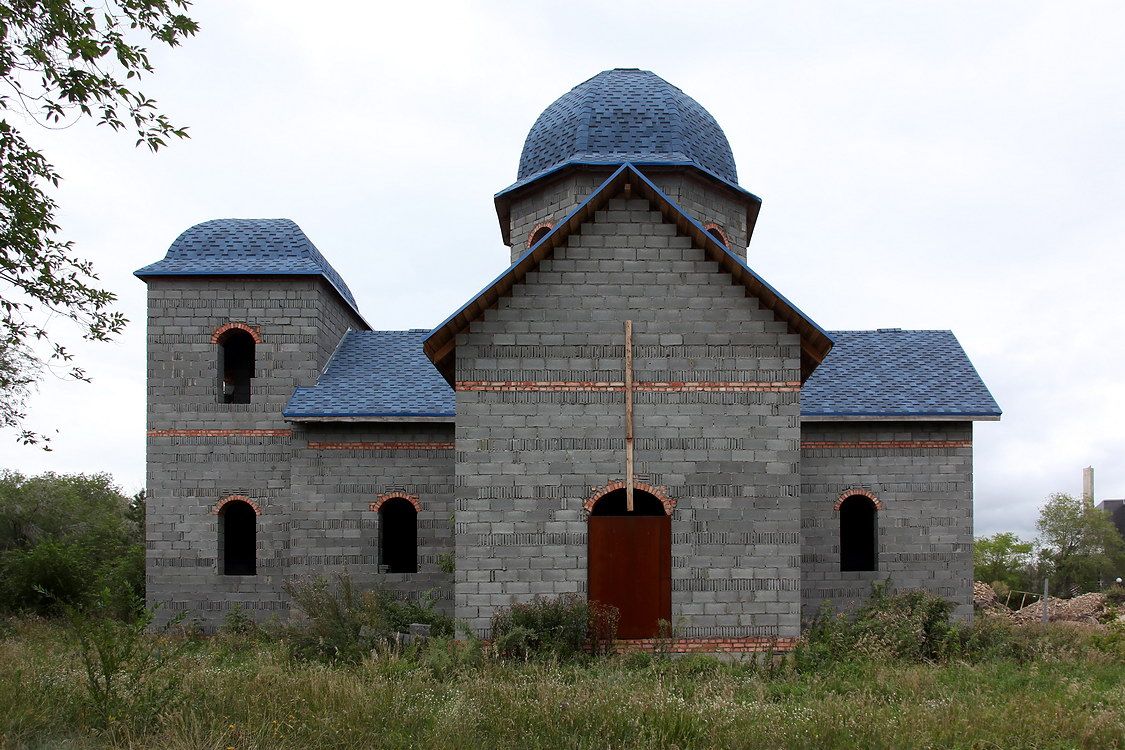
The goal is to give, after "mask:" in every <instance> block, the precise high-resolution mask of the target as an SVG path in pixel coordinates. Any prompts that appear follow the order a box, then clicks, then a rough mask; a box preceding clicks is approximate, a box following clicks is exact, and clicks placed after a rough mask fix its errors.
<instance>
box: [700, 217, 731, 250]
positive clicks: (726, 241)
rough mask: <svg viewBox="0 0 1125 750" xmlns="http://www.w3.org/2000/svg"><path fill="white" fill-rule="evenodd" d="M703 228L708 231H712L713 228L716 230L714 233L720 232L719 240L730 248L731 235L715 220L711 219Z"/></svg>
mask: <svg viewBox="0 0 1125 750" xmlns="http://www.w3.org/2000/svg"><path fill="white" fill-rule="evenodd" d="M703 228H704V229H706V230H707V232H708V233H711V232H712V230H714V233H716V234H718V235H719V237H720V238H721V239H720V240H719V241H720V242H722V243H723V244H724V245H726V247H727V248H728V249H729V248H730V237H728V236H727V233H726V232H725V231H723V228H722V227H721V226H719V225H718V224H716V223H715V222H713V221H709V222H707V223H706V224H704V225H703Z"/></svg>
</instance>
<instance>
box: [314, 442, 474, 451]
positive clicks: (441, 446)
mask: <svg viewBox="0 0 1125 750" xmlns="http://www.w3.org/2000/svg"><path fill="white" fill-rule="evenodd" d="M309 447H310V448H312V449H313V450H320V451H451V450H453V449H454V447H455V446H454V444H453V443H452V442H424V441H400V442H384V441H380V442H360V441H354V442H340V443H336V442H329V441H326V440H310V441H309Z"/></svg>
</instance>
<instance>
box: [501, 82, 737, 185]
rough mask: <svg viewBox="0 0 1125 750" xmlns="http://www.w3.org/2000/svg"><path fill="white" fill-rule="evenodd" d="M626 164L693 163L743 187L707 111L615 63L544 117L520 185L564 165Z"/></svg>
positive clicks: (535, 129) (528, 144) (526, 150)
mask: <svg viewBox="0 0 1125 750" xmlns="http://www.w3.org/2000/svg"><path fill="white" fill-rule="evenodd" d="M625 162H632V163H634V164H677V165H689V166H694V167H698V168H700V169H703V170H706V171H708V172H711V173H712V174H714V175H716V176H718V177H720V178H722V179H723V180H726V181H727V182H730V183H732V184H735V185H737V184H738V173H737V171H736V170H735V166H734V155H733V154H732V153H731V150H730V144H729V143H728V142H727V137H726V136H725V135H724V134H723V129H722V128H720V127H719V123H717V122H715V118H714V117H712V116H711V114H710V113H709V112H708V111H707V110H705V109H704V108H703V107H701V106H700V105H699V103H698V102H696V101H695V100H694V99H692V98H691V97H690V96H688V95H687V94H685V93H684V92H683V91H680V90H679V89H678V88H676V87H675V86H673V85H672V84H670V83H668V82H667V81H665V80H664V79H663V78H661V77H660V76H658V75H656V74H655V73H652V72H650V71H647V70H637V69H636V68H617V69H614V70H607V71H604V72H602V73H598V74H597V75H596V76H594V77H593V78H591V79H590V80H588V81H586V82H585V83H580V84H578V85H577V86H575V87H574V88H573V89H571V90H570V91H568V92H567V93H565V94H563V95H562V96H561V97H559V98H558V100H556V101H555V103H554V104H552V105H551V106H549V107H547V109H546V110H544V112H543V114H541V115H539V119H538V120H536V121H535V124H534V125H533V126H532V127H531V132H530V133H528V134H527V141H525V142H524V146H523V154H522V155H521V156H520V168H519V175H518V177H517V183H516V185H520V184H525V183H527V182H530V181H531V180H532V179H534V178H535V177H537V176H539V175H541V174H543V173H546V172H548V171H550V170H553V169H556V168H558V167H561V166H564V165H566V164H623V163H625ZM513 187H515V186H513Z"/></svg>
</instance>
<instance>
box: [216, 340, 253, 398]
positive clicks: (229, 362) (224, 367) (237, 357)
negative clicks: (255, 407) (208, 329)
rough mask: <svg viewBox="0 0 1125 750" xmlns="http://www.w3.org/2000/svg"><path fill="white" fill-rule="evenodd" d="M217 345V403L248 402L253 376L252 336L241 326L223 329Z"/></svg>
mask: <svg viewBox="0 0 1125 750" xmlns="http://www.w3.org/2000/svg"><path fill="white" fill-rule="evenodd" d="M218 345H219V403H223V404H248V403H250V381H251V380H253V378H254V347H255V343H254V337H253V336H252V335H251V334H250V333H249V332H248V331H245V330H243V329H241V328H231V329H230V330H228V331H225V332H224V333H223V334H222V335H221V336H220V337H219V340H218Z"/></svg>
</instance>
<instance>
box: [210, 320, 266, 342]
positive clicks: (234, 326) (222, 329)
mask: <svg viewBox="0 0 1125 750" xmlns="http://www.w3.org/2000/svg"><path fill="white" fill-rule="evenodd" d="M228 331H246V332H247V333H248V334H250V337H251V338H252V339H254V343H255V344H260V343H262V329H261V327H259V326H252V325H249V324H247V323H223V324H222V325H221V326H219V327H218V328H216V329H215V330H214V331H212V332H211V343H212V344H217V343H219V339H221V338H222V337H223V334H225V333H227V332H228Z"/></svg>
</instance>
